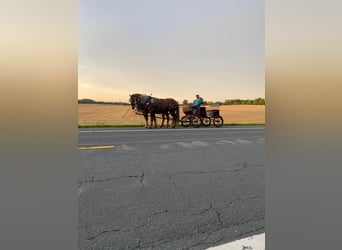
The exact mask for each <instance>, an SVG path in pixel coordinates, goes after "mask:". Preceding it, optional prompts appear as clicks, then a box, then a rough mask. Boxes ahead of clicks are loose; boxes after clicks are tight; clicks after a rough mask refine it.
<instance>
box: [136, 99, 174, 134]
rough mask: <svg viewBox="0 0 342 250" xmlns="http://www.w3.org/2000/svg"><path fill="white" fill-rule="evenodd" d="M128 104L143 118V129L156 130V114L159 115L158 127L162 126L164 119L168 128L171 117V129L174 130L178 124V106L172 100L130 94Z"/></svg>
mask: <svg viewBox="0 0 342 250" xmlns="http://www.w3.org/2000/svg"><path fill="white" fill-rule="evenodd" d="M129 102H130V103H131V108H132V109H134V110H136V111H137V112H138V113H141V114H142V115H143V116H144V118H145V128H157V121H156V114H161V116H162V123H161V125H160V127H163V126H164V121H165V117H166V119H167V125H166V126H167V127H169V126H170V125H169V120H170V117H169V115H171V117H172V126H171V127H172V128H175V127H176V125H177V124H178V122H179V104H178V102H177V101H176V100H175V99H173V98H166V99H161V98H156V97H152V96H149V95H142V94H132V95H130V98H129ZM149 115H150V118H151V119H150V124H149V123H148V116H149Z"/></svg>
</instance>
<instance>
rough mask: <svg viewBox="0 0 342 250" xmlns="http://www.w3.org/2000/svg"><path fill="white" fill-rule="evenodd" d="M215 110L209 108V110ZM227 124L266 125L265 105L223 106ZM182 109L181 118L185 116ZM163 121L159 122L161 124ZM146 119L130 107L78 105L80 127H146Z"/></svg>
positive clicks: (221, 109) (223, 115)
mask: <svg viewBox="0 0 342 250" xmlns="http://www.w3.org/2000/svg"><path fill="white" fill-rule="evenodd" d="M210 109H215V108H213V107H210V106H207V110H210ZM218 109H219V110H220V115H221V116H222V117H223V119H224V123H225V124H251V123H252V124H256V123H257V124H264V123H265V106H264V105H223V106H220V107H219V108H218ZM183 115H184V114H183V110H182V107H180V118H181V117H182V116H183ZM160 122H161V119H158V120H157V123H158V124H160ZM144 124H145V121H144V117H143V116H141V115H137V114H135V112H134V111H133V110H132V109H131V107H130V106H121V105H109V104H78V125H81V126H85V125H144Z"/></svg>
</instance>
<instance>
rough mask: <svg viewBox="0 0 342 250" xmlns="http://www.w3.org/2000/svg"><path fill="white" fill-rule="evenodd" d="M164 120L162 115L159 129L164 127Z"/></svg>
mask: <svg viewBox="0 0 342 250" xmlns="http://www.w3.org/2000/svg"><path fill="white" fill-rule="evenodd" d="M164 120H165V115H164V114H162V123H161V124H160V128H162V127H164Z"/></svg>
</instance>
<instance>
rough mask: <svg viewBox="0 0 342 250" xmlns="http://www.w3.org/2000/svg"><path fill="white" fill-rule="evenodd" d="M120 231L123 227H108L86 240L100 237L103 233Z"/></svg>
mask: <svg viewBox="0 0 342 250" xmlns="http://www.w3.org/2000/svg"><path fill="white" fill-rule="evenodd" d="M120 231H121V229H106V230H103V231H101V232H99V233H98V234H96V235H94V236H91V237H89V238H87V239H86V240H94V239H95V238H97V237H99V236H100V235H103V234H106V233H113V232H120Z"/></svg>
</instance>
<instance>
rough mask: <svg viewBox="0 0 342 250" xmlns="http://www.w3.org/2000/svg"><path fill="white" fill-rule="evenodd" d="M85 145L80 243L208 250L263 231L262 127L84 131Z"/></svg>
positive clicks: (92, 246)
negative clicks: (207, 249)
mask: <svg viewBox="0 0 342 250" xmlns="http://www.w3.org/2000/svg"><path fill="white" fill-rule="evenodd" d="M94 146H97V147H94ZM103 146H106V147H103ZM79 147H80V148H79V154H80V178H79V249H163V250H166V249H206V248H209V247H212V246H216V245H220V244H224V243H226V242H230V241H233V240H236V239H239V238H244V237H247V236H250V235H255V234H259V233H262V232H264V231H265V228H264V226H265V221H264V218H265V204H264V198H265V197H264V194H265V192H264V188H265V187H264V186H265V183H264V181H265V168H264V163H265V131H264V127H221V128H215V127H209V128H176V129H152V130H151V129H144V128H120V129H113V128H109V129H79Z"/></svg>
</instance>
